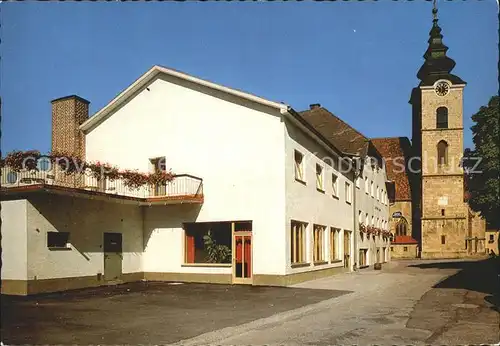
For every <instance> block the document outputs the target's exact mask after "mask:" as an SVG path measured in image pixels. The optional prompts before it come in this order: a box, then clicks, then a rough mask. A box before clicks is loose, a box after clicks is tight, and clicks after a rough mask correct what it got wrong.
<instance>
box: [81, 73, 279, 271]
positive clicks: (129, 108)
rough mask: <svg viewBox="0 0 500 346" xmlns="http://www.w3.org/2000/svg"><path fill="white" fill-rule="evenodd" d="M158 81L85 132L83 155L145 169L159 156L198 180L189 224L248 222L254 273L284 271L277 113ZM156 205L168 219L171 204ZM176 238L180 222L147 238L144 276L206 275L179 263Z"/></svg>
mask: <svg viewBox="0 0 500 346" xmlns="http://www.w3.org/2000/svg"><path fill="white" fill-rule="evenodd" d="M164 78H165V79H156V80H155V81H153V82H152V83H151V84H150V85H148V89H144V90H142V91H140V92H139V93H138V94H137V95H136V96H135V97H133V98H132V99H131V100H130V101H129V102H128V103H126V104H125V105H124V106H122V107H121V108H120V109H118V110H117V111H116V112H115V113H114V114H113V115H112V116H111V117H110V118H108V119H107V120H105V121H104V122H103V123H102V124H101V125H99V126H98V127H97V128H95V129H94V130H93V131H91V132H90V133H89V134H87V136H86V158H87V159H88V160H104V161H109V162H110V163H113V164H116V165H118V166H119V167H120V168H123V169H124V168H129V169H139V170H141V171H147V170H148V169H149V159H150V158H153V157H157V156H165V157H166V163H167V167H168V168H171V169H172V171H173V172H174V173H178V174H181V173H189V174H192V175H195V176H198V177H201V178H203V190H204V195H205V202H204V203H203V205H202V207H201V209H199V210H197V214H196V215H195V216H194V217H193V220H190V221H198V222H203V221H232V220H252V221H253V245H254V254H258V255H254V263H253V268H254V273H257V274H283V268H284V261H285V250H284V249H283V246H282V244H283V234H282V230H283V228H284V222H285V221H284V220H285V217H284V213H285V202H284V198H285V184H284V179H285V178H284V174H285V170H284V169H283V167H284V165H285V157H284V153H285V149H284V146H285V141H284V132H283V127H282V126H283V125H282V122H281V115H280V114H279V112H278V110H274V109H271V108H267V107H264V106H261V105H257V104H253V103H250V102H247V101H245V102H243V101H241V100H240V99H237V98H235V97H233V96H228V95H227V94H222V93H219V92H215V91H213V90H209V89H206V88H203V87H200V86H197V85H193V84H189V83H188V82H185V81H180V80H176V79H175V78H173V77H164ZM167 78H168V79H167ZM191 207H192V208H197V207H196V206H191ZM156 208H163V209H162V210H163V211H164V216H163V217H166V218H168V215H169V213H171V212H170V211H169V210H170V209H171V208H172V207H171V206H164V207H156ZM151 212H153V213H156V212H158V211H152V210H148V211H146V213H145V224H148V223H149V224H151V223H153V222H151V220H148V218H149V217H152V214H151ZM172 217H173V218H177V217H178V216H177V215H172ZM181 240H183V230H182V229H181V228H180V225H179V223H177V225H174V226H172V227H170V226H169V227H163V226H161V225H157V227H155V228H153V229H152V230H151V232H149V233H148V234H145V240H144V241H145V249H146V250H145V253H144V271H174V272H193V271H196V272H207V269H206V268H186V267H183V266H181V265H182V263H183V258H182V256H179V253H178V252H179V251H183V248H182V246H183V243H180V241H181ZM158 244H164V246H163V247H160V245H158ZM270 256H272V257H273V258H275V260H270Z"/></svg>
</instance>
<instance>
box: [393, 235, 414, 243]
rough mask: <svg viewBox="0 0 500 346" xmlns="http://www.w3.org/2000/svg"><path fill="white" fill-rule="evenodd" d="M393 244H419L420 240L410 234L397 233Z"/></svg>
mask: <svg viewBox="0 0 500 346" xmlns="http://www.w3.org/2000/svg"><path fill="white" fill-rule="evenodd" d="M392 244H418V241H416V240H415V239H413V237H412V236H410V235H397V236H395V237H394V240H393V241H392Z"/></svg>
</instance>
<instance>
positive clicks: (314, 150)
mask: <svg viewBox="0 0 500 346" xmlns="http://www.w3.org/2000/svg"><path fill="white" fill-rule="evenodd" d="M285 124H286V126H285V130H286V137H285V149H286V152H285V158H286V161H285V163H286V164H285V181H286V220H285V221H286V227H285V234H284V239H286V268H287V273H297V272H302V271H309V270H311V269H325V268H328V267H336V266H342V265H343V264H342V263H335V264H327V265H321V266H317V267H315V266H314V265H313V264H312V261H313V259H312V252H313V250H312V246H313V242H312V230H313V225H314V224H318V225H322V226H326V227H327V232H326V233H325V239H324V243H325V253H326V256H325V258H326V259H329V256H328V254H329V251H330V249H329V238H328V232H329V230H330V227H336V228H339V229H341V230H342V232H341V233H340V237H339V250H340V253H344V249H343V231H344V230H349V231H353V226H354V223H353V211H352V210H353V209H352V203H353V202H351V203H350V204H349V203H346V196H345V189H344V184H345V182H346V181H348V182H350V184H351V191H352V192H351V193H352V195H351V196H352V200H353V199H354V195H353V193H354V192H353V186H354V184H353V182H352V173H350V175H346V174H347V173H345V174H343V173H341V172H340V168H339V166H338V158H337V157H336V156H334V155H333V154H332V153H330V152H328V151H326V150H325V149H324V147H323V146H321V145H319V144H318V143H317V142H316V141H314V140H313V139H311V138H310V137H309V136H308V135H306V133H304V132H303V130H301V129H299V128H298V127H297V126H295V125H294V124H292V123H291V122H290V121H286V122H285ZM295 150H298V151H299V152H300V153H302V154H303V156H304V173H305V176H304V180H305V184H304V183H302V182H299V181H296V179H295V156H294V155H295V154H294V153H295ZM316 163H319V164H320V165H322V167H323V181H324V189H325V191H324V192H320V191H318V190H317V188H316ZM332 173H335V174H336V175H337V176H338V191H339V194H338V197H333V187H332V178H331V176H332ZM292 220H296V221H301V222H307V223H308V227H307V229H306V244H307V245H306V258H307V261H308V262H309V263H311V266H309V267H303V268H292V267H291V253H290V247H291V245H290V244H291V221H292ZM353 234H354V232H353ZM352 242H353V237H351V247H352ZM352 255H353V252H352V251H351V258H353V257H352Z"/></svg>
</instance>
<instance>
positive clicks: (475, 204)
mask: <svg viewBox="0 0 500 346" xmlns="http://www.w3.org/2000/svg"><path fill="white" fill-rule="evenodd" d="M499 99H500V97H499V96H493V97H492V98H491V99H490V101H489V102H488V105H487V106H481V108H480V109H479V111H478V112H477V113H476V114H474V115H473V116H472V120H473V121H474V123H475V124H474V125H473V126H472V127H471V129H472V135H473V142H474V146H475V149H474V150H471V149H466V150H465V153H464V161H463V164H464V170H465V172H466V175H465V182H466V186H467V192H468V194H467V198H468V202H469V205H470V207H471V208H472V210H474V211H476V212H479V213H480V215H481V216H482V217H483V218H485V219H486V222H487V223H488V224H489V225H490V227H493V228H495V229H500V148H499V147H500V137H499V124H498V122H499V120H500V115H499Z"/></svg>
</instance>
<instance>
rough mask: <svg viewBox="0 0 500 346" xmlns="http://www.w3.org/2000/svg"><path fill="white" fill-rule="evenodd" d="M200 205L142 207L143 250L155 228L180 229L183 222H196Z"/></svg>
mask: <svg viewBox="0 0 500 346" xmlns="http://www.w3.org/2000/svg"><path fill="white" fill-rule="evenodd" d="M200 210H201V205H198V204H179V205H170V206H167V207H166V208H165V207H162V206H154V207H144V209H143V217H144V244H143V251H144V249H146V246H147V244H148V242H149V239H150V238H151V234H152V233H153V232H154V231H155V230H156V229H181V228H182V227H183V223H184V222H196V220H197V218H198V215H199V214H200Z"/></svg>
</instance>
